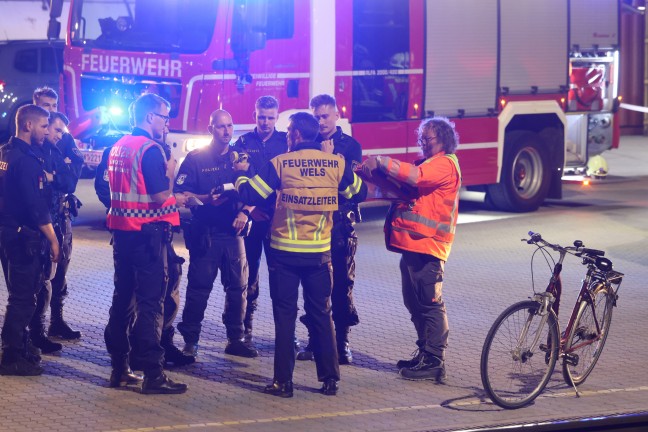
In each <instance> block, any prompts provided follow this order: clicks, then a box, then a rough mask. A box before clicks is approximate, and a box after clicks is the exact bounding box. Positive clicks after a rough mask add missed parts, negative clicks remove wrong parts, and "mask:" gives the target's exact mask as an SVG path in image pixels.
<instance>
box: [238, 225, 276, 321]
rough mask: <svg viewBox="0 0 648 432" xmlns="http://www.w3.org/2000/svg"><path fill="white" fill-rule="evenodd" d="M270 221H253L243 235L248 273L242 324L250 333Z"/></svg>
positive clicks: (268, 243) (256, 304)
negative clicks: (246, 232) (248, 230)
mask: <svg viewBox="0 0 648 432" xmlns="http://www.w3.org/2000/svg"><path fill="white" fill-rule="evenodd" d="M269 231H270V221H269V220H267V221H266V220H264V221H253V222H252V228H251V229H250V233H249V234H248V235H247V237H245V255H246V256H247V261H248V268H249V275H248V285H247V306H246V309H245V319H244V320H243V324H244V327H245V333H251V332H252V327H253V320H254V312H255V311H256V310H257V307H258V304H259V301H258V299H259V269H260V268H261V254H262V252H263V250H265V253H266V261H267V256H268V251H269V248H270V239H269V238H268V232H269Z"/></svg>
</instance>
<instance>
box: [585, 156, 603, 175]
mask: <svg viewBox="0 0 648 432" xmlns="http://www.w3.org/2000/svg"><path fill="white" fill-rule="evenodd" d="M607 173H608V164H607V161H606V160H605V159H604V158H603V156H601V155H596V156H592V157H591V158H589V160H588V161H587V175H588V176H590V177H594V178H604V177H605V176H606V175H607Z"/></svg>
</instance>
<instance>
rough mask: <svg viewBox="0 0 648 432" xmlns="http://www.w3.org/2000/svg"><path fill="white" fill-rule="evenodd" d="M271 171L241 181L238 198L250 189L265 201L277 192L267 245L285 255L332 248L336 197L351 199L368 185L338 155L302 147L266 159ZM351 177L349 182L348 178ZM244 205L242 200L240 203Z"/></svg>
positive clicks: (247, 193) (336, 207) (263, 171)
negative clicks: (347, 171) (268, 160)
mask: <svg viewBox="0 0 648 432" xmlns="http://www.w3.org/2000/svg"><path fill="white" fill-rule="evenodd" d="M269 165H270V167H271V169H269V170H268V169H266V170H262V172H261V173H259V175H256V176H254V177H252V178H248V177H239V179H238V180H237V182H236V188H237V190H238V191H239V193H240V194H241V196H242V197H245V196H247V195H249V193H250V192H251V190H253V191H254V193H255V194H256V195H258V196H259V197H261V198H263V199H265V198H267V197H269V196H270V195H271V194H272V192H273V191H275V189H276V191H277V201H276V210H275V214H274V217H273V218H272V227H271V230H270V232H271V235H270V247H272V248H274V249H278V250H282V251H288V252H304V253H321V252H327V251H328V250H330V249H331V226H332V224H333V212H334V211H335V210H337V209H338V204H339V196H343V197H345V198H347V199H351V198H352V197H354V196H355V195H356V194H358V193H360V191H361V190H362V191H363V193H365V194H366V187H365V188H364V189H363V183H362V180H360V178H359V177H358V176H357V175H355V174H353V173H352V171H350V170H349V173H348V175H349V178H348V179H347V178H346V177H345V161H344V158H343V157H342V156H338V155H333V154H328V153H325V152H322V151H320V150H317V149H315V148H302V149H298V150H295V151H291V152H289V153H285V154H282V155H279V156H277V157H275V158H273V159H272V160H270V162H269ZM351 179H352V180H351ZM244 201H245V200H244Z"/></svg>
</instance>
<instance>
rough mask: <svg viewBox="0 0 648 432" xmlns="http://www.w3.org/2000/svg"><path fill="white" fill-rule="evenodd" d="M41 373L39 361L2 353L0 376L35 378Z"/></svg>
mask: <svg viewBox="0 0 648 432" xmlns="http://www.w3.org/2000/svg"><path fill="white" fill-rule="evenodd" d="M42 373H43V368H42V367H41V366H40V359H38V360H37V359H35V358H28V357H26V356H24V355H20V354H18V353H11V352H9V351H6V352H3V353H2V361H0V375H13V376H37V375H40V374H42Z"/></svg>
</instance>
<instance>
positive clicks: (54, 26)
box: [47, 18, 61, 40]
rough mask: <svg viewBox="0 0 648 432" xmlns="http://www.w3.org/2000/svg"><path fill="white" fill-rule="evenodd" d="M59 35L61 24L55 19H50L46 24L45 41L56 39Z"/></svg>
mask: <svg viewBox="0 0 648 432" xmlns="http://www.w3.org/2000/svg"><path fill="white" fill-rule="evenodd" d="M60 35H61V23H60V22H58V21H56V18H50V20H49V23H48V24H47V39H50V40H52V39H58V38H59V36H60Z"/></svg>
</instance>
